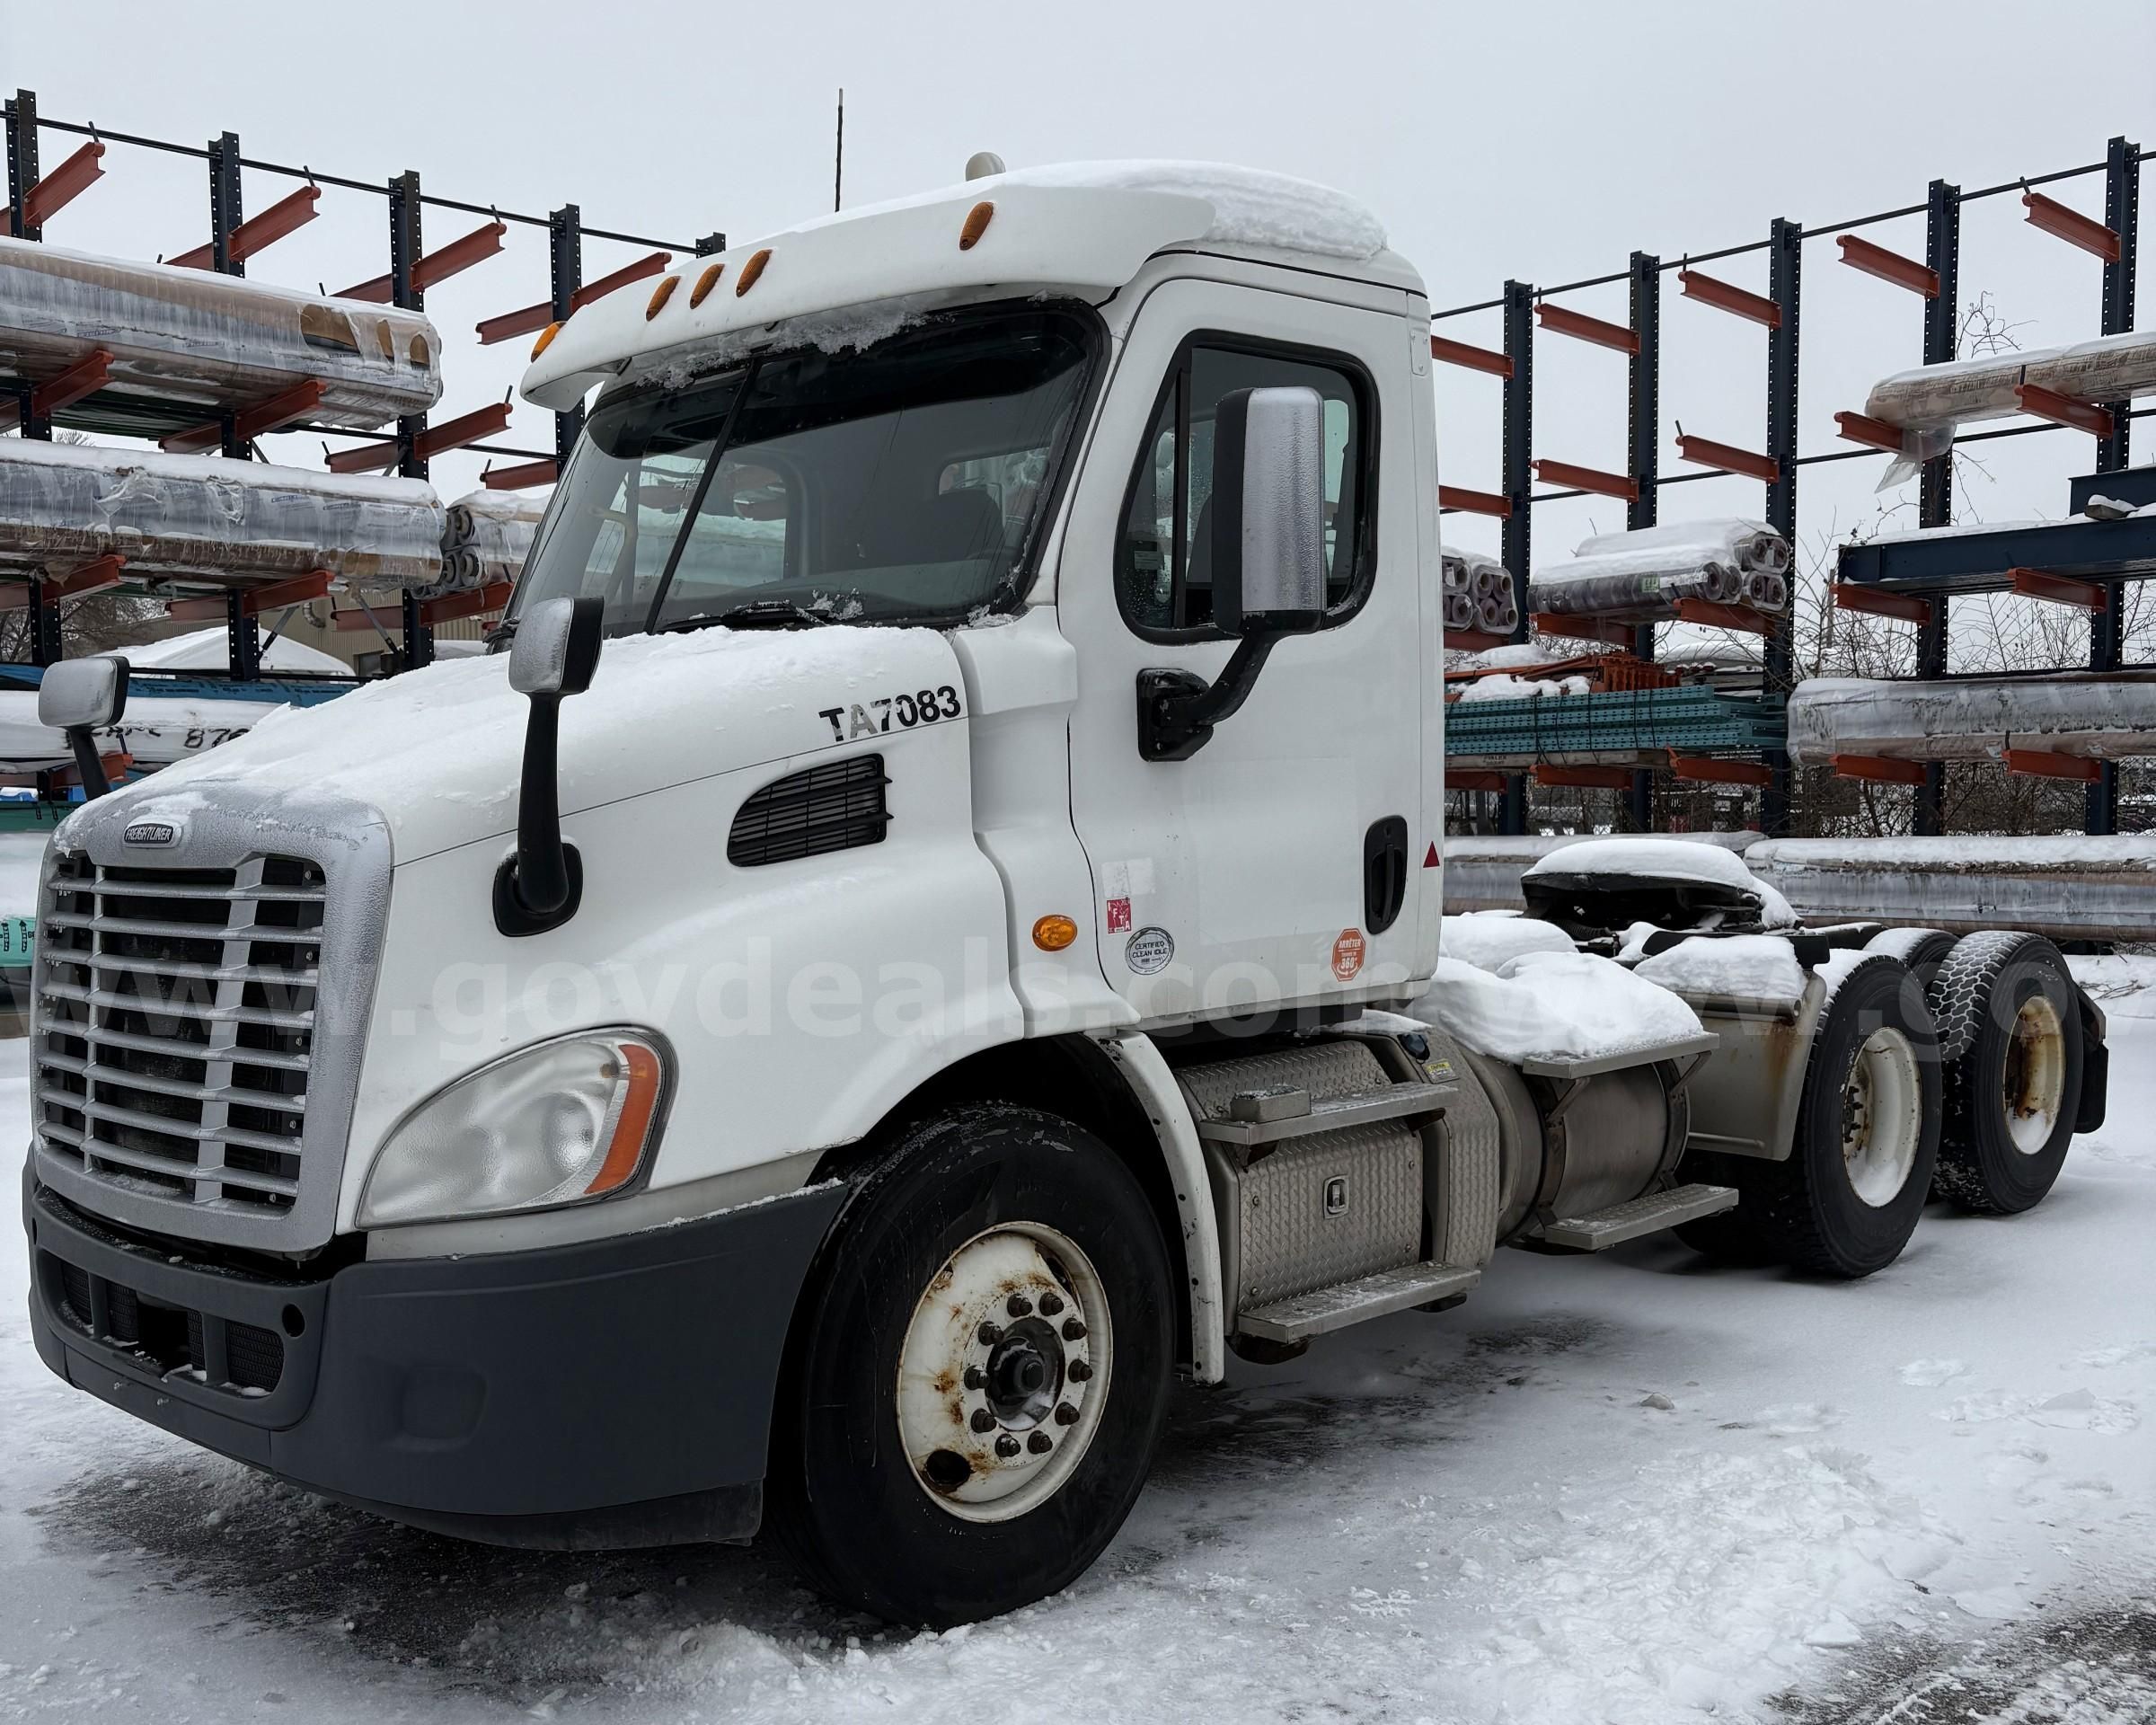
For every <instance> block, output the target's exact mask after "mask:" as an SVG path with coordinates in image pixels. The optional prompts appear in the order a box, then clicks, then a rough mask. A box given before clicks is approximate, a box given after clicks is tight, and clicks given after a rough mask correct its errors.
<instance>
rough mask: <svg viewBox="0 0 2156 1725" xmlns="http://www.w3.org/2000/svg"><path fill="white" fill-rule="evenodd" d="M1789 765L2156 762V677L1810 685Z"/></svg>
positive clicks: (2067, 675)
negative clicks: (2036, 754) (2032, 755)
mask: <svg viewBox="0 0 2156 1725" xmlns="http://www.w3.org/2000/svg"><path fill="white" fill-rule="evenodd" d="M2008 747H2016V748H2038V749H2048V750H2051V751H2053V752H2054V753H2056V754H2061V755H2081V756H2096V757H2099V758H2108V757H2111V756H2122V755H2156V672H2146V671H2126V672H2116V673H2107V674H2104V675H2095V674H2090V673H2087V672H2060V673H2057V674H2055V675H2053V676H2046V677H1955V678H1953V679H1952V680H1951V681H1947V682H1937V683H1931V682H1910V681H1901V680H1892V679H1880V678H1869V677H1811V678H1808V679H1807V680H1806V681H1804V682H1802V683H1799V684H1798V686H1797V688H1796V692H1795V693H1794V694H1791V695H1790V697H1789V757H1790V759H1792V760H1793V761H1795V762H1796V763H1797V764H1798V765H1800V766H1823V765H1826V764H1827V763H1828V762H1830V761H1831V760H1832V759H1833V757H1834V756H1837V755H1877V756H1885V757H1886V759H1888V760H1904V761H1976V760H1986V759H1991V758H1994V757H1996V756H2001V755H2002V754H2003V753H2004V752H2005V750H2006V749H2007V748H2008Z"/></svg>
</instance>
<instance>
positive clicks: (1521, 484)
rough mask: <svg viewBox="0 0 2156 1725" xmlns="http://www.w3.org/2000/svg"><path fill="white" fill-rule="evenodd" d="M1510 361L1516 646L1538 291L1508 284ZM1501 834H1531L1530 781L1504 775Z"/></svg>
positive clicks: (1522, 634) (1529, 534)
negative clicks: (1535, 307) (1529, 821)
mask: <svg viewBox="0 0 2156 1725" xmlns="http://www.w3.org/2000/svg"><path fill="white" fill-rule="evenodd" d="M1505 357H1506V358H1508V359H1510V360H1511V361H1512V376H1509V377H1507V379H1506V380H1505V498H1506V501H1507V504H1508V505H1509V506H1510V510H1511V512H1510V513H1509V514H1508V515H1507V516H1506V517H1505V531H1504V554H1505V567H1506V568H1507V569H1508V570H1510V571H1512V597H1513V603H1514V607H1515V609H1516V610H1517V611H1518V613H1519V622H1518V623H1517V624H1515V625H1514V628H1513V632H1512V638H1513V639H1514V640H1515V641H1524V640H1526V639H1527V576H1528V571H1529V569H1530V567H1531V563H1530V557H1531V553H1532V551H1533V509H1534V468H1533V459H1534V289H1533V288H1531V287H1529V286H1528V285H1527V284H1526V283H1525V282H1524V281H1508V282H1507V283H1506V284H1505ZM1498 825H1499V827H1501V828H1502V830H1503V831H1504V832H1505V833H1507V834H1508V835H1510V836H1515V837H1516V836H1519V835H1520V834H1522V833H1524V832H1525V831H1526V830H1527V779H1526V775H1525V774H1520V773H1507V774H1506V775H1505V801H1504V806H1503V809H1501V811H1500V814H1499V818H1498Z"/></svg>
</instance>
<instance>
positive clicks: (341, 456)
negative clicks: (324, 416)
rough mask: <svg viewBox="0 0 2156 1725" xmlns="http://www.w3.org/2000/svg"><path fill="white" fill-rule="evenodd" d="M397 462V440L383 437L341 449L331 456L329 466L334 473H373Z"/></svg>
mask: <svg viewBox="0 0 2156 1725" xmlns="http://www.w3.org/2000/svg"><path fill="white" fill-rule="evenodd" d="M396 464H397V440H396V439H395V438H377V439H376V441H374V442H372V443H361V444H355V445H354V446H353V447H351V448H349V449H340V450H337V451H336V452H335V453H334V454H332V455H331V456H330V459H329V463H328V466H329V470H330V471H331V473H378V472H380V471H381V470H382V469H383V468H384V467H394V466H395V465H396Z"/></svg>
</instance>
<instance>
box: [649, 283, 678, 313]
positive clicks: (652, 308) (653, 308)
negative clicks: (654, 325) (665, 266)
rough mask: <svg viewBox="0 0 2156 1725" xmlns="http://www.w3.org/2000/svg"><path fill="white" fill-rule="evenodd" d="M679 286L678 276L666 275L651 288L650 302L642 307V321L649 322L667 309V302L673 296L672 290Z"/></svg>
mask: <svg viewBox="0 0 2156 1725" xmlns="http://www.w3.org/2000/svg"><path fill="white" fill-rule="evenodd" d="M680 286H681V278H680V277H679V276H667V277H666V278H665V279H663V280H661V281H660V282H659V284H658V287H656V288H653V289H652V290H651V303H650V304H649V305H647V306H645V307H644V322H645V323H649V322H650V321H651V320H652V319H653V318H655V317H657V316H658V314H660V313H661V312H663V311H665V310H666V309H667V301H668V300H669V299H671V298H673V297H674V290H675V289H676V288H678V287H680Z"/></svg>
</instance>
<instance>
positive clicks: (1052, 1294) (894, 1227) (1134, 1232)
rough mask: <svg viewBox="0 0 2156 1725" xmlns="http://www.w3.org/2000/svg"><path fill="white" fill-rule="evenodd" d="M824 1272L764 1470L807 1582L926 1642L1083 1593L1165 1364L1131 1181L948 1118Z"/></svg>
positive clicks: (1152, 1244) (1162, 1406)
mask: <svg viewBox="0 0 2156 1725" xmlns="http://www.w3.org/2000/svg"><path fill="white" fill-rule="evenodd" d="M820 1273H821V1278H822V1279H821V1284H820V1286H819V1287H817V1288H816V1289H815V1291H814V1292H813V1293H812V1295H811V1296H810V1298H809V1300H808V1303H807V1306H806V1309H805V1310H804V1311H803V1313H802V1314H801V1316H800V1320H799V1321H798V1322H797V1325H796V1331H797V1340H796V1344H795V1345H796V1349H797V1357H796V1359H795V1361H794V1366H793V1370H792V1372H791V1379H790V1390H789V1395H788V1401H787V1410H788V1417H787V1419H786V1420H785V1423H784V1425H783V1427H782V1430H781V1432H780V1434H779V1435H778V1437H777V1438H776V1439H775V1441H774V1453H773V1458H772V1493H773V1501H772V1517H771V1520H772V1523H773V1527H774V1530H775V1531H776V1532H777V1533H778V1534H779V1535H780V1537H781V1538H782V1539H783V1540H784V1542H785V1543H786V1544H787V1545H788V1547H789V1548H790V1549H791V1551H792V1552H793V1553H794V1554H795V1556H796V1557H797V1558H798V1559H799V1560H800V1562H801V1564H802V1566H803V1567H804V1569H805V1570H807V1571H808V1575H809V1577H810V1579H812V1580H813V1581H815V1582H816V1583H817V1586H818V1587H819V1588H821V1589H822V1590H823V1591H825V1592H826V1593H827V1594H830V1595H831V1596H833V1597H835V1598H837V1599H839V1600H842V1601H844V1603H846V1604H848V1605H852V1606H858V1607H860V1608H862V1609H863V1610H866V1611H870V1612H873V1613H875V1614H877V1615H879V1616H882V1617H887V1618H890V1619H892V1620H894V1621H897V1622H902V1623H929V1624H935V1625H939V1626H941V1625H945V1624H950V1623H968V1622H971V1621H973V1620H975V1619H976V1618H981V1617H986V1616H993V1615H994V1614H997V1613H999V1612H1005V1611H1011V1610H1014V1609H1016V1608H1017V1607H1018V1606H1023V1605H1027V1604H1029V1603H1031V1602H1032V1601H1033V1600H1036V1599H1038V1598H1041V1597H1044V1596H1046V1595H1047V1594H1050V1593H1054V1592H1055V1591H1056V1590H1057V1589H1058V1588H1062V1587H1064V1586H1065V1585H1067V1584H1068V1583H1069V1582H1070V1581H1072V1580H1073V1579H1075V1578H1076V1577H1077V1576H1078V1575H1080V1574H1081V1573H1082V1572H1083V1570H1085V1569H1086V1567H1087V1566H1088V1565H1089V1564H1091V1562H1092V1561H1093V1560H1094V1559H1095V1558H1096V1557H1097V1556H1099V1555H1100V1552H1101V1550H1102V1549H1103V1548H1104V1547H1105V1546H1106V1545H1107V1544H1108V1542H1109V1540H1110V1539H1111V1538H1113V1537H1114V1535H1115V1533H1116V1530H1117V1529H1118V1527H1119V1526H1121V1525H1122V1523H1123V1518H1124V1517H1125V1516H1126V1515H1127V1514H1128V1513H1129V1510H1130V1507H1131V1505H1132V1503H1133V1502H1134V1501H1135V1499H1136V1498H1137V1494H1138V1491H1139V1488H1140V1487H1141V1486H1142V1485H1143V1483H1144V1478H1145V1473H1146V1470H1147V1468H1148V1466H1149V1465H1150V1464H1151V1461H1152V1456H1153V1447H1154V1446H1155V1444H1156V1443H1157V1441H1158V1439H1159V1437H1160V1431H1161V1427H1162V1420H1163V1419H1164V1417H1165V1413H1166V1408H1167V1393H1168V1389H1169V1383H1170V1378H1171V1372H1172V1368H1173V1361H1174V1325H1173V1321H1172V1315H1171V1305H1170V1302H1171V1297H1172V1288H1173V1281H1172V1278H1171V1272H1170V1269H1169V1262H1168V1255H1167V1251H1166V1248H1165V1246H1164V1245H1163V1243H1162V1239H1161V1234H1160V1229H1159V1227H1158V1225H1156V1223H1155V1222H1154V1219H1153V1211H1152V1208H1151V1207H1150V1206H1149V1205H1148V1203H1147V1202H1146V1199H1145V1196H1144V1192H1142V1191H1141V1190H1139V1188H1138V1184H1137V1181H1135V1178H1133V1176H1132V1175H1131V1173H1130V1172H1129V1171H1128V1170H1127V1169H1126V1168H1125V1167H1124V1166H1123V1164H1122V1163H1120V1162H1118V1160H1117V1159H1116V1157H1115V1155H1114V1154H1112V1153H1111V1152H1110V1151H1109V1150H1108V1148H1107V1147H1106V1146H1103V1145H1102V1144H1100V1142H1099V1141H1098V1140H1097V1139H1095V1138H1094V1137H1092V1136H1091V1134H1090V1133H1087V1132H1085V1131H1083V1130H1082V1129H1080V1128H1077V1127H1074V1126H1073V1125H1071V1124H1070V1123H1069V1122H1067V1121H1064V1120H1060V1119H1055V1118H1054V1117H1052V1116H1050V1115H1047V1114H1042V1113H1037V1112H1034V1111H1032V1110H1021V1109H1012V1108H974V1109H965V1110H955V1111H953V1112H952V1113H950V1114H949V1115H946V1116H943V1117H941V1118H940V1119H935V1120H932V1121H931V1122H929V1123H928V1124H926V1125H924V1126H922V1127H919V1128H915V1129H914V1130H913V1131H912V1132H910V1133H909V1134H907V1135H906V1138H905V1139H904V1140H902V1141H901V1143H900V1144H899V1145H898V1146H897V1147H896V1149H895V1150H894V1152H893V1154H891V1155H890V1156H889V1157H888V1159H886V1160H885V1161H884V1162H882V1163H879V1165H878V1167H877V1168H876V1169H875V1170H874V1171H873V1172H871V1173H870V1174H869V1175H868V1176H867V1178H866V1179H865V1180H864V1181H863V1182H862V1186H861V1189H860V1190H859V1191H857V1192H856V1194H855V1195H854V1197H853V1199H851V1200H850V1201H849V1203H848V1205H847V1207H846V1209H845V1211H844V1213H843V1215H842V1216H841V1219H840V1222H839V1225H838V1227H837V1229H836V1230H835V1234H834V1237H833V1239H832V1242H831V1243H830V1244H829V1245H828V1246H827V1247H826V1252H825V1261H824V1264H823V1266H822V1269H821V1272H820Z"/></svg>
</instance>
